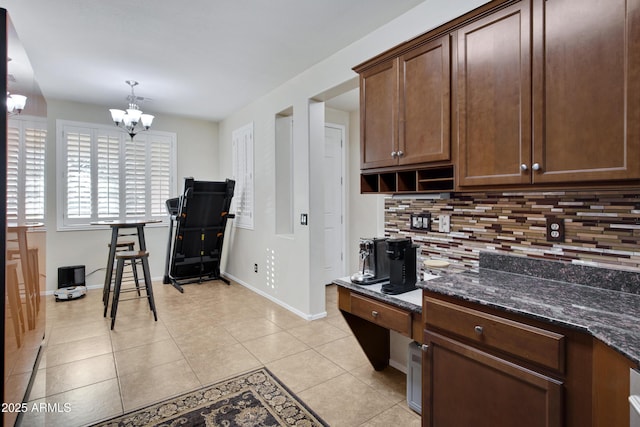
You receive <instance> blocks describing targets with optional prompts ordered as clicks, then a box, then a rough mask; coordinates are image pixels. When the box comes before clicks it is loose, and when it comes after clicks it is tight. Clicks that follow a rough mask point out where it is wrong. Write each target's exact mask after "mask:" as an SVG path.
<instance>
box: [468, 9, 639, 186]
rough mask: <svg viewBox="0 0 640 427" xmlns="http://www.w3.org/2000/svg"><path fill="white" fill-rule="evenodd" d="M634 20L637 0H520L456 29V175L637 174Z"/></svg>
mask: <svg viewBox="0 0 640 427" xmlns="http://www.w3.org/2000/svg"><path fill="white" fill-rule="evenodd" d="M530 14H532V15H531V17H530ZM530 22H531V23H532V24H531V25H532V27H530V24H529V23H530ZM638 22H640V1H638V0H612V1H606V2H605V1H598V0H586V1H583V0H553V1H545V0H532V3H531V4H530V3H529V1H528V0H527V1H520V2H516V3H514V4H512V5H509V6H505V7H503V8H501V9H500V10H498V11H496V12H495V13H492V14H490V15H489V16H487V17H484V18H481V19H479V20H478V21H475V22H472V23H470V24H468V25H466V26H464V27H462V28H460V29H459V30H457V32H456V37H457V49H458V51H457V75H456V84H457V94H458V97H457V107H458V111H459V118H458V122H457V127H456V133H457V135H456V136H457V138H458V142H459V153H460V154H459V158H458V165H459V168H458V175H457V184H458V185H459V186H460V187H468V186H486V185H501V186H502V185H512V184H563V183H569V184H570V183H581V182H593V183H598V182H606V181H613V180H632V179H636V180H637V179H639V178H640V25H638ZM530 58H531V61H530Z"/></svg>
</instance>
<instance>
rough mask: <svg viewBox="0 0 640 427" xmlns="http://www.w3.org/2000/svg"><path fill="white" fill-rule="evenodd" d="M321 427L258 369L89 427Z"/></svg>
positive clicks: (318, 420)
mask: <svg viewBox="0 0 640 427" xmlns="http://www.w3.org/2000/svg"><path fill="white" fill-rule="evenodd" d="M327 425H328V424H326V423H325V422H324V421H323V420H322V419H321V418H320V417H318V416H317V415H316V414H315V413H314V412H313V411H312V410H311V409H309V408H308V407H307V406H306V405H305V404H304V403H303V402H301V401H300V400H299V399H298V398H297V397H296V396H295V395H294V394H293V393H292V392H291V391H289V390H288V389H287V387H286V386H285V385H284V384H282V383H281V382H280V381H279V380H278V379H277V378H276V377H275V376H274V375H273V374H272V373H271V372H269V370H267V369H266V368H260V369H257V370H255V371H252V372H248V373H246V374H242V375H239V376H237V377H235V378H231V379H228V380H225V381H222V382H220V383H218V384H213V385H210V386H207V387H204V388H202V389H200V390H196V391H192V392H190V393H185V394H183V395H181V396H178V397H175V398H172V399H169V400H167V401H164V402H161V403H156V404H154V405H151V406H147V407H146V408H143V409H139V410H137V411H134V412H130V413H128V414H125V415H121V416H119V417H116V418H113V419H111V420H109V421H106V422H102V423H100V424H96V425H95V426H100V427H116V426H132V427H139V426H145V427H161V426H162V427H165V426H166V427H169V426H203V427H213V426H224V427H233V426H243V427H248V426H304V427H307V426H309V427H311V426H327Z"/></svg>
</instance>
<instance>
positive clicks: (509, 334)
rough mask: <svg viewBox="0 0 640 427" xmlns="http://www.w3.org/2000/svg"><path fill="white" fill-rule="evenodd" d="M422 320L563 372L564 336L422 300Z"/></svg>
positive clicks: (427, 298)
mask: <svg viewBox="0 0 640 427" xmlns="http://www.w3.org/2000/svg"><path fill="white" fill-rule="evenodd" d="M423 316H424V317H423V319H424V321H425V323H426V325H427V329H428V328H429V327H430V326H431V327H435V328H438V329H442V330H444V331H448V332H451V333H453V334H456V335H459V336H462V337H464V338H467V339H469V340H471V341H473V342H476V343H479V344H482V345H484V346H486V347H489V348H494V349H496V350H500V351H503V352H506V353H509V354H512V355H514V356H517V357H519V358H522V359H524V360H528V361H530V362H533V363H536V364H539V365H542V366H546V367H549V368H551V369H554V370H556V371H558V372H564V336H563V335H560V334H556V333H554V332H550V331H546V330H544V329H540V328H536V327H534V326H530V325H527V324H524V323H520V322H516V321H513V320H509V319H504V318H501V317H498V316H494V315H491V314H487V313H483V312H481V311H477V310H473V309H470V308H467V307H462V306H459V305H455V304H451V303H448V302H446V301H441V300H438V299H435V298H431V297H425V299H424V305H423Z"/></svg>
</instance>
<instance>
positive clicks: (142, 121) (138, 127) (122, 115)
mask: <svg viewBox="0 0 640 427" xmlns="http://www.w3.org/2000/svg"><path fill="white" fill-rule="evenodd" d="M125 83H126V84H128V85H129V86H131V95H129V96H127V101H129V108H127V110H126V111H124V110H118V109H115V108H112V109H110V110H109V111H110V112H111V118H112V119H113V122H114V123H115V124H116V126H118V127H119V128H122V129H123V130H124V131H125V132H127V133H128V134H129V136H130V137H131V139H133V137H134V136H136V135H137V134H138V133H139V132H142V131H145V130H149V128H150V127H151V123H152V122H153V118H154V117H153V116H152V115H151V114H143V113H142V110H140V107H138V104H137V101H138V100H142V99H143V98H138V97H136V95H135V93H133V88H134V86H137V85H138V82H137V81H135V80H126V81H125Z"/></svg>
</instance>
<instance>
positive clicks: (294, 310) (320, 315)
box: [222, 273, 327, 320]
mask: <svg viewBox="0 0 640 427" xmlns="http://www.w3.org/2000/svg"><path fill="white" fill-rule="evenodd" d="M222 275H223V276H224V277H226V278H227V279H229V280H233V281H234V282H236V283H238V284H240V285H242V286H244V287H245V288H247V289H249V290H251V291H253V292H255V293H257V294H258V295H260V296H263V297H265V298H266V299H268V300H269V301H271V302H274V303H276V304H278V305H279V306H280V307H282V308H285V309H287V310H289V311H290V312H292V313H294V314H296V315H298V316H300V317H302V318H303V319H305V320H317V319H322V318H323V317H327V312H326V311H323V312H322V313H318V314H313V315H310V314H305V313H303V312H301V311H300V310H298V309H297V308H295V307H291V306H290V305H289V304H287V303H285V302H282V301H280V300H279V299H277V298H275V297H274V296H272V295H269V294H268V293H266V292H264V291H262V290H260V289H257V288H255V287H253V286H251V285H250V284H248V283H246V282H243V281H242V280H240V279H238V278H237V277H235V276H233V275H232V274H229V273H224V274H222Z"/></svg>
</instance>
